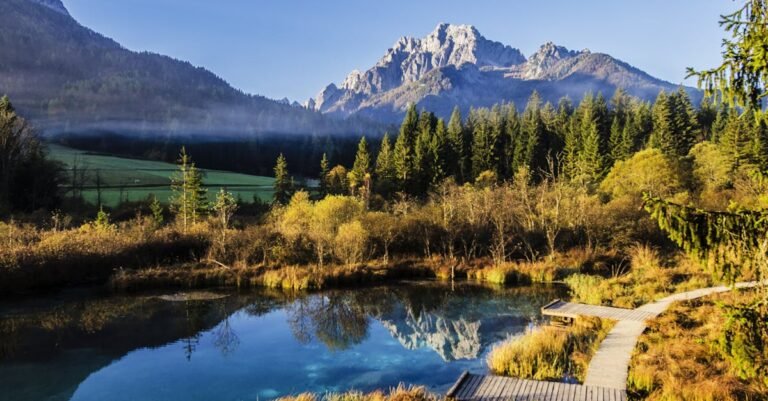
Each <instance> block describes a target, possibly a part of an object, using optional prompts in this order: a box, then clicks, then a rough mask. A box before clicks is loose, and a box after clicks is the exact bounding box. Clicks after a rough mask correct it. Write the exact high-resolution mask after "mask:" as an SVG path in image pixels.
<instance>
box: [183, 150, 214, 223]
mask: <svg viewBox="0 0 768 401" xmlns="http://www.w3.org/2000/svg"><path fill="white" fill-rule="evenodd" d="M189 178H190V179H189V182H188V185H189V192H188V193H189V194H190V195H191V199H190V200H191V202H192V203H191V205H190V208H189V210H190V211H191V212H192V224H197V223H198V222H200V221H201V220H202V219H203V217H205V216H206V215H207V214H208V209H209V206H210V205H209V204H208V190H207V189H206V188H205V187H204V186H203V173H202V172H201V171H200V170H199V169H198V168H197V167H195V165H194V164H193V165H192V167H191V168H190V174H189Z"/></svg>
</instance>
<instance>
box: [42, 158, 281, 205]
mask: <svg viewBox="0 0 768 401" xmlns="http://www.w3.org/2000/svg"><path fill="white" fill-rule="evenodd" d="M48 150H49V155H50V157H51V158H53V159H55V160H58V161H60V162H62V163H64V165H65V169H66V175H67V177H68V179H67V181H68V182H67V186H68V187H69V188H70V191H71V188H72V184H73V182H74V183H75V186H77V187H82V196H83V198H84V199H85V200H86V201H87V202H90V203H93V204H96V203H98V199H99V195H98V193H99V191H100V192H101V203H102V204H103V205H105V206H117V205H118V204H119V203H120V202H121V201H123V202H126V201H137V200H142V199H146V198H147V197H148V196H149V195H150V194H154V195H155V196H157V197H158V199H160V201H161V202H167V201H168V199H169V198H170V197H171V195H172V192H171V189H170V185H171V179H170V177H171V176H172V175H173V173H174V172H175V171H176V165H174V164H171V163H165V162H159V161H152V160H141V159H129V158H124V157H117V156H110V155H106V154H100V153H93V152H88V151H82V150H77V149H72V148H68V147H65V146H60V145H55V144H49V145H48ZM201 170H202V171H203V175H204V184H205V187H206V188H207V189H208V197H209V198H210V199H211V200H213V198H214V197H215V196H216V193H217V192H218V191H219V188H226V189H227V190H228V191H229V192H232V193H233V194H234V195H235V196H236V197H239V198H240V199H242V200H243V201H248V202H250V201H252V200H253V199H254V196H257V197H259V198H260V199H262V200H265V201H269V200H270V199H271V198H272V183H273V181H274V179H273V178H271V177H263V176H256V175H248V174H240V173H233V172H229V171H221V170H207V169H201ZM73 176H76V177H77V178H75V179H74V180H73ZM99 188H100V190H99ZM70 193H71V192H70Z"/></svg>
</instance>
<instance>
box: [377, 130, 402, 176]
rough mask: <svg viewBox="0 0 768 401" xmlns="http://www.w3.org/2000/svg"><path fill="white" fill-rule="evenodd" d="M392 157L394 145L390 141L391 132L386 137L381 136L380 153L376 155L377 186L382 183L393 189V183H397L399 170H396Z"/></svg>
mask: <svg viewBox="0 0 768 401" xmlns="http://www.w3.org/2000/svg"><path fill="white" fill-rule="evenodd" d="M392 158H393V154H392V145H391V144H390V142H389V134H388V133H385V134H384V137H383V138H381V146H379V154H378V155H377V156H376V182H377V186H379V185H381V186H383V187H386V188H387V189H391V185H393V184H394V183H395V180H396V179H397V172H396V171H395V165H394V162H393V159H392Z"/></svg>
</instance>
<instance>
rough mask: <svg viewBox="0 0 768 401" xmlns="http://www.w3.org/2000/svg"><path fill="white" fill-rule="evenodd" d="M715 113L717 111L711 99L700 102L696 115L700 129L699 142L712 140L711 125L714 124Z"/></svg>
mask: <svg viewBox="0 0 768 401" xmlns="http://www.w3.org/2000/svg"><path fill="white" fill-rule="evenodd" d="M717 113H718V109H717V107H715V105H714V103H713V102H712V100H711V99H708V98H704V99H702V100H701V104H700V105H699V110H698V111H697V113H696V121H697V123H698V125H699V128H700V129H701V132H700V133H701V138H699V139H700V140H706V141H711V140H712V125H713V124H714V123H715V119H716V118H717Z"/></svg>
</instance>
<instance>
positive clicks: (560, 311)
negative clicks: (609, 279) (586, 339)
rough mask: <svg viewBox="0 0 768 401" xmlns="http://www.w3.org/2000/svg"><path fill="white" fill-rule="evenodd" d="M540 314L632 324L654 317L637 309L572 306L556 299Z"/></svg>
mask: <svg viewBox="0 0 768 401" xmlns="http://www.w3.org/2000/svg"><path fill="white" fill-rule="evenodd" d="M541 313H542V314H543V315H545V316H557V317H567V318H576V317H579V316H596V317H600V318H603V319H613V320H619V321H621V320H630V321H634V322H643V321H645V320H646V319H650V318H653V317H656V314H655V313H653V312H648V311H642V310H639V309H622V308H613V307H610V306H597V305H585V304H574V303H570V302H563V301H561V300H559V299H556V300H554V301H552V302H550V303H548V304H546V305H544V307H542V308H541Z"/></svg>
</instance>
